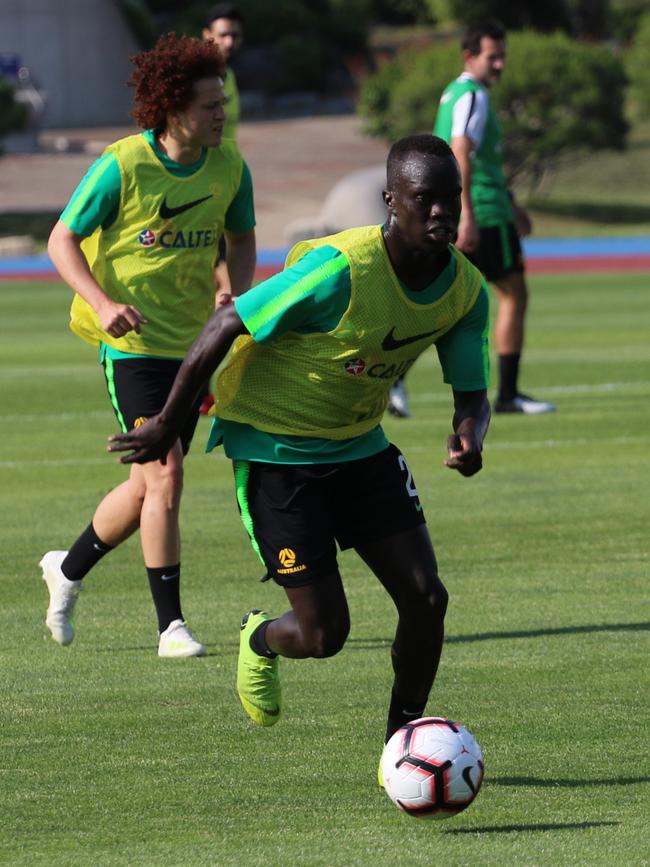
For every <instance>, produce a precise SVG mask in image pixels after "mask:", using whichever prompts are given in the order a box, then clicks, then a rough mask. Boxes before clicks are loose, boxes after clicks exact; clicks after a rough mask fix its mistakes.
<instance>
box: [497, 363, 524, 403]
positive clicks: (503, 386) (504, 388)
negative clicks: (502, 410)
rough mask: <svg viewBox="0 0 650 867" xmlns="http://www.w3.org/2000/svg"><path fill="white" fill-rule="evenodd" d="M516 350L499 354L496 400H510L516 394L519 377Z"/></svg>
mask: <svg viewBox="0 0 650 867" xmlns="http://www.w3.org/2000/svg"><path fill="white" fill-rule="evenodd" d="M520 358H521V356H520V354H519V353H518V352H513V353H512V354H510V355H500V356H499V394H498V400H502V401H504V402H507V401H510V400H512V399H513V398H514V397H516V395H517V380H518V378H519V359H520Z"/></svg>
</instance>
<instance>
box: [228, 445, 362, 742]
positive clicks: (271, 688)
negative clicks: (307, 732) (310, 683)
mask: <svg viewBox="0 0 650 867" xmlns="http://www.w3.org/2000/svg"><path fill="white" fill-rule="evenodd" d="M234 469H235V483H236V488H237V500H238V505H239V508H240V512H241V516H242V521H243V523H244V526H245V527H246V529H247V531H248V533H249V535H250V538H251V542H252V544H253V548H254V549H255V551H256V552H257V554H258V556H259V557H260V560H261V561H262V563H263V565H264V568H265V571H266V577H267V578H272V579H273V580H274V581H276V583H278V584H280V585H281V586H282V587H283V588H284V590H285V592H286V595H287V598H288V600H289V602H290V604H291V609H290V610H289V611H287V612H286V613H285V614H283V615H282V616H280V617H278V618H277V619H271V618H270V617H269V615H268V614H266V613H265V612H261V611H258V610H256V609H253V611H251V612H249V613H248V614H246V615H245V616H244V618H243V620H242V629H241V635H240V652H239V663H238V668H237V690H238V692H239V696H240V699H241V701H242V704H243V706H244V709H245V710H246V712H247V713H248V715H249V716H250V717H251V718H252V719H253V720H254V721H255V722H257V723H258V724H260V725H273V724H274V723H276V722H277V720H278V717H279V714H280V700H281V694H280V681H279V671H278V657H279V656H287V657H292V658H297V659H301V658H306V657H315V658H319V657H325V656H332V655H333V654H335V653H337V652H338V651H339V650H340V649H341V647H342V646H343V644H344V643H345V640H346V638H347V635H348V632H349V628H350V618H349V612H348V605H347V600H346V598H345V593H344V590H343V584H342V582H341V577H340V574H339V571H338V566H337V563H336V545H335V541H334V534H333V530H332V527H331V521H330V519H329V515H328V506H327V488H328V479H329V475H330V474H331V470H330V469H329V468H323V467H318V466H314V467H311V466H306V467H302V466H290V465H287V466H282V465H272V464H261V463H256V462H247V461H235V465H234Z"/></svg>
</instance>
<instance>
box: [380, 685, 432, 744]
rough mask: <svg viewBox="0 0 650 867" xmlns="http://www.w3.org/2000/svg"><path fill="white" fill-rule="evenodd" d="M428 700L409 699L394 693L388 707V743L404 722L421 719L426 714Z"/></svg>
mask: <svg viewBox="0 0 650 867" xmlns="http://www.w3.org/2000/svg"><path fill="white" fill-rule="evenodd" d="M425 706H426V702H417V701H408V700H405V699H402V698H400V696H398V695H395V693H392V695H391V699H390V707H389V708H388V723H387V725H386V743H388V741H389V740H390V739H391V737H392V736H393V735H394V734H395V732H396V731H397V729H398V728H401V726H403V725H404V723H407V722H412V721H413V720H415V719H420V717H421V716H423V714H424V708H425Z"/></svg>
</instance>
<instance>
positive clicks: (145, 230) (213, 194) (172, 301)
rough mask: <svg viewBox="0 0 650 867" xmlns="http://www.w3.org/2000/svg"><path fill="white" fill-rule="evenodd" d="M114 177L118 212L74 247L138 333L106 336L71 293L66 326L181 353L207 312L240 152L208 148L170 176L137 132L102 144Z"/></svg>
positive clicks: (119, 343)
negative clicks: (127, 310) (135, 314)
mask: <svg viewBox="0 0 650 867" xmlns="http://www.w3.org/2000/svg"><path fill="white" fill-rule="evenodd" d="M108 151H112V152H113V153H114V154H115V157H116V159H117V162H118V165H119V167H120V173H121V176H122V189H121V196H120V210H119V215H118V217H117V219H116V220H115V222H114V223H112V224H111V225H110V226H109V227H108V228H107V229H102V228H101V227H99V228H98V229H97V230H96V231H95V232H94V233H93V234H92V235H90V237H88V238H85V239H84V240H83V242H82V244H81V249H82V250H83V253H84V255H85V256H86V259H87V261H88V264H89V266H90V269H91V271H92V273H93V276H94V277H95V279H96V280H97V282H98V283H99V285H100V286H101V287H102V289H103V290H104V292H106V294H107V295H109V296H110V297H111V298H112V299H114V300H115V301H119V302H121V303H124V304H133V305H134V306H135V307H137V308H138V310H139V311H140V312H141V313H142V314H143V316H144V317H145V318H146V319H147V324H146V325H143V326H142V332H141V333H140V334H136V333H135V332H130V333H129V334H127V335H126V336H124V337H121V338H114V337H111V336H110V335H108V334H106V332H105V331H103V329H102V328H101V325H100V323H99V318H98V316H97V314H96V313H95V311H94V310H93V309H92V307H91V306H90V305H89V304H88V303H87V302H86V301H84V299H83V298H81V296H79V295H75V297H74V300H73V303H72V309H71V311H70V316H71V322H70V327H71V329H72V330H73V331H74V332H75V334H78V335H79V337H82V338H83V339H84V340H87V341H88V342H89V343H92V344H95V345H97V344H99V343H100V342H103V343H106V344H108V345H109V346H112V347H113V348H114V349H119V350H120V351H122V352H130V353H136V354H141V355H157V356H162V357H170V358H171V357H176V358H178V357H182V356H183V355H184V354H185V352H186V351H187V349H188V348H189V347H190V345H191V344H192V342H193V341H194V339H195V338H196V336H197V335H198V333H199V331H200V330H201V329H202V327H203V326H204V325H205V323H206V321H207V320H208V318H209V317H210V315H211V314H212V312H213V311H214V291H215V290H214V264H215V260H216V257H217V253H218V243H219V239H220V237H221V235H222V233H223V227H224V220H225V214H226V211H227V209H228V207H229V205H230V203H231V202H232V200H233V198H234V197H235V195H236V193H237V190H238V189H239V183H240V180H241V174H242V166H243V162H242V158H241V156H240V154H239V151H238V150H237V148H236V146H235V145H234V144H230V143H224V144H222V145H221V146H220V147H218V148H210V149H209V150H208V151H207V155H206V158H205V162H204V164H203V165H202V166H201V168H200V169H198V170H197V171H196V172H195V173H194V174H192V175H190V176H188V177H175V176H174V175H172V174H171V173H170V172H168V171H167V170H166V169H165V168H164V167H163V166H162V164H161V163H160V160H159V159H158V158H157V156H156V154H155V153H154V151H153V149H152V148H151V146H150V144H149V143H148V142H147V141H146V140H145V138H144V137H143V136H142V135H140V134H137V135H133V136H128V137H127V138H124V139H120V141H117V142H115V144H113V145H111V146H110V147H109V148H108V149H107V152H108Z"/></svg>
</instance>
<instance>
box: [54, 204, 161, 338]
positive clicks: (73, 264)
mask: <svg viewBox="0 0 650 867" xmlns="http://www.w3.org/2000/svg"><path fill="white" fill-rule="evenodd" d="M82 241H83V238H82V237H81V235H77V234H76V233H75V232H73V231H72V230H71V229H69V228H68V227H67V226H66V225H65V223H62V222H61V220H59V221H58V222H57V224H56V225H55V227H54V228H53V229H52V234H51V235H50V238H49V241H48V245H47V251H48V253H49V255H50V259H51V260H52V262H53V263H54V265H55V266H56V269H57V271H58V272H59V274H60V275H61V276H62V277H63V279H64V280H65V282H66V283H67V284H68V286H70V288H71V289H73V290H74V291H75V292H77V293H78V294H79V295H81V297H82V298H83V299H84V301H87V302H88V303H89V304H90V306H91V307H92V308H93V310H94V311H95V313H97V315H98V316H99V322H100V324H101V327H102V328H103V329H104V331H105V332H106V333H107V334H110V335H111V337H124V335H125V334H128V332H129V331H136V332H137V333H138V334H139V333H140V326H141V325H144V324H146V321H147V320H146V319H145V318H144V316H143V315H142V314H141V313H140V311H139V310H138V309H137V307H134V306H133V305H132V304H119V303H118V302H116V301H113V299H112V298H109V296H108V295H107V294H106V293H105V292H104V290H103V289H102V287H101V286H100V285H99V283H98V282H97V281H96V280H95V278H94V277H93V275H92V273H91V271H90V268H89V266H88V262H87V261H86V257H85V256H84V254H83V252H82V251H81V242H82Z"/></svg>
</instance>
